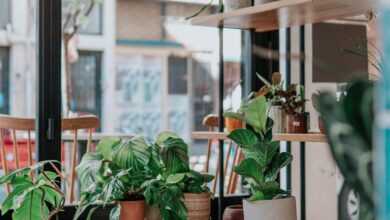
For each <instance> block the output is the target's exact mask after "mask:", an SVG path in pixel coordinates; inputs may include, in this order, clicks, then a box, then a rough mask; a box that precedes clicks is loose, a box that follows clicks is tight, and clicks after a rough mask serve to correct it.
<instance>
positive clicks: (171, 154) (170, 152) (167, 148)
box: [161, 138, 190, 175]
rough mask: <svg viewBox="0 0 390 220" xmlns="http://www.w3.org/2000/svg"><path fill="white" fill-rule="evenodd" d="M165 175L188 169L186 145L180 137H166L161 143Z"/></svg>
mask: <svg viewBox="0 0 390 220" xmlns="http://www.w3.org/2000/svg"><path fill="white" fill-rule="evenodd" d="M161 158H162V160H163V163H164V165H165V169H166V172H167V175H169V174H174V173H185V172H188V171H189V169H190V168H189V158H188V146H187V144H186V143H185V142H184V140H183V139H181V138H168V139H166V140H165V141H164V142H163V143H162V145H161Z"/></svg>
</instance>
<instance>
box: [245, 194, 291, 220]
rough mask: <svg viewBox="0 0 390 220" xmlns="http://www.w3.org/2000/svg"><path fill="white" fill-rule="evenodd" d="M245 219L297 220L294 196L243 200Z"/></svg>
mask: <svg viewBox="0 0 390 220" xmlns="http://www.w3.org/2000/svg"><path fill="white" fill-rule="evenodd" d="M243 204H244V218H245V220H259V219H261V220H297V210H296V202H295V198H294V197H289V198H285V199H274V200H263V201H256V202H249V201H247V200H244V201H243Z"/></svg>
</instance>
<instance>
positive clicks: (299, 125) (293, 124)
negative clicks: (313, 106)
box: [287, 113, 309, 134]
mask: <svg viewBox="0 0 390 220" xmlns="http://www.w3.org/2000/svg"><path fill="white" fill-rule="evenodd" d="M308 120H309V114H308V113H301V114H289V115H287V133H294V134H305V133H307V130H308Z"/></svg>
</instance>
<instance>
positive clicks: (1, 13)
mask: <svg viewBox="0 0 390 220" xmlns="http://www.w3.org/2000/svg"><path fill="white" fill-rule="evenodd" d="M10 4H11V2H10V0H0V29H5V28H6V26H7V25H8V24H9V23H10V21H11V13H10V11H11V10H10V9H11V7H10Z"/></svg>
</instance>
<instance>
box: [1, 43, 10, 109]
mask: <svg viewBox="0 0 390 220" xmlns="http://www.w3.org/2000/svg"><path fill="white" fill-rule="evenodd" d="M8 79H9V50H8V48H0V113H1V114H8V112H9V80H8Z"/></svg>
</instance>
